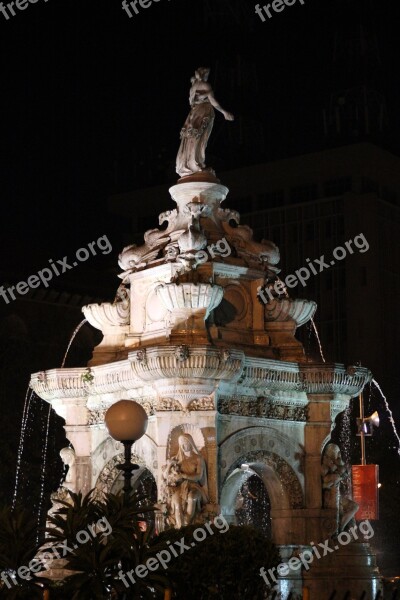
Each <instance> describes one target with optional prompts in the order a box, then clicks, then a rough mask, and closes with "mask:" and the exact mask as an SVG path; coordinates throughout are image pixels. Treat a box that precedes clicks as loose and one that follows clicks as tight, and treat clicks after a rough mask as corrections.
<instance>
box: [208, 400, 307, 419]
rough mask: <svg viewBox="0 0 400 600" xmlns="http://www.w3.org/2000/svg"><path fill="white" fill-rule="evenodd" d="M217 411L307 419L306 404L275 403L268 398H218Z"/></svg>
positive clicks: (227, 413) (250, 415) (266, 417)
mask: <svg viewBox="0 0 400 600" xmlns="http://www.w3.org/2000/svg"><path fill="white" fill-rule="evenodd" d="M218 412H219V413H220V414H221V415H236V416H240V417H260V418H265V419H277V420H281V421H300V422H305V421H307V406H306V405H304V404H299V403H296V402H292V403H287V404H286V403H285V404H277V403H276V402H275V401H272V400H271V399H269V398H264V397H262V396H260V397H259V398H248V397H246V396H239V397H235V398H219V399H218Z"/></svg>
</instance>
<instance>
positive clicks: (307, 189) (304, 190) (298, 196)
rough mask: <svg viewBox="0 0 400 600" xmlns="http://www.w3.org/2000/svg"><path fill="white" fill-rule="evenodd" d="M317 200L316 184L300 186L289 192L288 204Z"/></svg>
mask: <svg viewBox="0 0 400 600" xmlns="http://www.w3.org/2000/svg"><path fill="white" fill-rule="evenodd" d="M317 198H318V186H317V184H316V183H312V184H309V185H300V186H297V187H294V188H292V189H291V190H290V202H291V203H292V204H295V203H297V202H310V201H311V200H316V199H317Z"/></svg>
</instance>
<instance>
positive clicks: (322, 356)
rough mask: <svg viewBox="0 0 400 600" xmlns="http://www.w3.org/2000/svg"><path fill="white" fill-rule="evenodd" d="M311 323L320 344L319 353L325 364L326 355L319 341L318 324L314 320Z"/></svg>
mask: <svg viewBox="0 0 400 600" xmlns="http://www.w3.org/2000/svg"><path fill="white" fill-rule="evenodd" d="M311 323H312V326H313V329H314V333H315V337H316V338H317V342H318V346H319V353H320V355H321V358H322V360H323V362H326V361H325V357H324V353H323V351H322V344H321V340H320V339H319V334H318V329H317V326H316V324H315V322H314V319H311Z"/></svg>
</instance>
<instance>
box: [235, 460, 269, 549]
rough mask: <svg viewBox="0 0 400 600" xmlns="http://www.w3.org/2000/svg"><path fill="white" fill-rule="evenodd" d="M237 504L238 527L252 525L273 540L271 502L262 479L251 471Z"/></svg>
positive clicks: (240, 489) (243, 484)
mask: <svg viewBox="0 0 400 600" xmlns="http://www.w3.org/2000/svg"><path fill="white" fill-rule="evenodd" d="M249 473H250V474H249V476H248V477H247V479H245V480H244V481H243V483H242V485H241V487H240V488H239V492H238V494H237V496H236V503H235V517H236V524H237V525H252V526H253V527H255V528H256V529H259V530H260V531H262V532H263V534H264V535H266V536H267V537H268V538H271V535H272V527H271V501H270V498H269V495H268V492H267V489H266V487H265V485H264V482H263V481H262V479H261V477H260V476H259V475H257V474H256V473H254V472H253V471H252V470H251V469H249Z"/></svg>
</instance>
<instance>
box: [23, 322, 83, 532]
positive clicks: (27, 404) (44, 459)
mask: <svg viewBox="0 0 400 600" xmlns="http://www.w3.org/2000/svg"><path fill="white" fill-rule="evenodd" d="M85 323H86V319H83V321H81V322H80V323H79V325H78V326H77V327H76V328H75V330H74V332H73V333H72V336H71V339H70V341H69V343H68V346H67V350H66V352H65V354H64V358H63V361H62V363H61V369H63V368H64V365H65V362H66V360H67V356H68V352H69V350H70V348H71V345H72V343H73V341H74V339H75V337H76V335H77V334H78V332H79V330H80V329H81V327H82V326H83V325H84V324H85ZM34 395H35V392H34V391H33V390H32V389H31V388H30V387H29V386H28V389H27V392H26V396H25V403H24V410H23V413H22V423H21V434H20V439H19V446H18V454H17V467H16V475H15V487H14V495H13V501H12V508H13V509H14V508H15V505H16V502H17V497H18V490H19V485H20V473H21V464H22V456H23V453H24V443H25V437H26V427H27V423H28V419H29V411H30V408H31V401H32V398H33V397H34ZM50 417H51V404H49V408H48V413H47V421H46V436H45V440H44V445H43V449H42V470H41V475H40V498H39V505H38V517H37V518H38V529H39V526H40V519H41V514H42V509H43V502H44V484H45V477H46V464H47V452H48V438H49V429H50ZM38 535H39V533H38Z"/></svg>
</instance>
